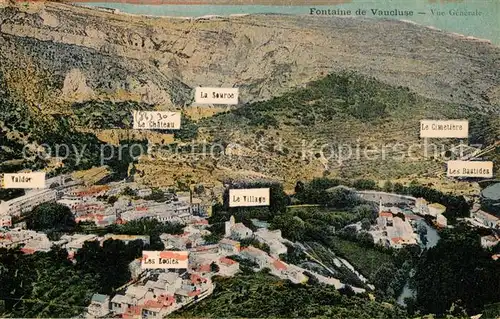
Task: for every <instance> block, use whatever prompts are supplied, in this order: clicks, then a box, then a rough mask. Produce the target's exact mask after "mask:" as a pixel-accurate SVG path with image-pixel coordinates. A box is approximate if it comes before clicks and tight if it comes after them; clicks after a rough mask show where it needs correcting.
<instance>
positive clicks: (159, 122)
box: [133, 111, 181, 130]
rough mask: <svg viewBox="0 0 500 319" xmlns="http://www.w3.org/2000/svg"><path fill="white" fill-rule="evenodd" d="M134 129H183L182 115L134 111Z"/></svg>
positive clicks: (177, 113)
mask: <svg viewBox="0 0 500 319" xmlns="http://www.w3.org/2000/svg"><path fill="white" fill-rule="evenodd" d="M133 116H134V129H143V130H178V129H180V128H181V113H179V112H166V111H134V113H133Z"/></svg>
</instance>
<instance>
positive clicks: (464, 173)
mask: <svg viewBox="0 0 500 319" xmlns="http://www.w3.org/2000/svg"><path fill="white" fill-rule="evenodd" d="M447 175H448V176H449V177H484V178H492V177H493V162H487V161H448V169H447Z"/></svg>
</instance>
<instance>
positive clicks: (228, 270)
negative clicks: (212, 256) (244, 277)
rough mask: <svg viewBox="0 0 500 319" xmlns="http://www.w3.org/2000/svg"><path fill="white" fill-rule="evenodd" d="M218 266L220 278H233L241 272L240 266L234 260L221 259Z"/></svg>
mask: <svg viewBox="0 0 500 319" xmlns="http://www.w3.org/2000/svg"><path fill="white" fill-rule="evenodd" d="M217 264H218V265H219V275H220V276H233V275H234V274H236V273H237V272H238V270H240V264H239V263H238V262H237V261H234V260H232V259H229V258H226V257H221V258H220V259H219V260H218V262H217Z"/></svg>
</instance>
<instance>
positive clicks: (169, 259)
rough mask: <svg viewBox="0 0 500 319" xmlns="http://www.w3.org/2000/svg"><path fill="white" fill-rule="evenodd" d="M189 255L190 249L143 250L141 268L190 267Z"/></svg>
mask: <svg viewBox="0 0 500 319" xmlns="http://www.w3.org/2000/svg"><path fill="white" fill-rule="evenodd" d="M188 256H189V252H188V251H169V250H164V251H143V252H142V263H141V268H142V269H160V268H188Z"/></svg>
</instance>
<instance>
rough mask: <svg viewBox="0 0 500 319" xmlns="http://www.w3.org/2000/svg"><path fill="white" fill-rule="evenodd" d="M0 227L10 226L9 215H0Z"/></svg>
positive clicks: (10, 219)
mask: <svg viewBox="0 0 500 319" xmlns="http://www.w3.org/2000/svg"><path fill="white" fill-rule="evenodd" d="M0 227H12V217H11V216H10V215H0Z"/></svg>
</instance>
